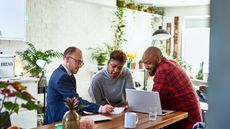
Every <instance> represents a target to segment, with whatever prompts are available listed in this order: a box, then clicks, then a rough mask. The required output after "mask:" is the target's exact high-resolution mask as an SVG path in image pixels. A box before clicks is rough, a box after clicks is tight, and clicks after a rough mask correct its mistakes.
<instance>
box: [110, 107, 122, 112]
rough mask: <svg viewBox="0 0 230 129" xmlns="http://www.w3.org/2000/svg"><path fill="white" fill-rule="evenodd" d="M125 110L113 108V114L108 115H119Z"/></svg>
mask: <svg viewBox="0 0 230 129" xmlns="http://www.w3.org/2000/svg"><path fill="white" fill-rule="evenodd" d="M124 110H125V107H114V109H113V112H110V113H109V114H120V113H122V112H123V111H124Z"/></svg>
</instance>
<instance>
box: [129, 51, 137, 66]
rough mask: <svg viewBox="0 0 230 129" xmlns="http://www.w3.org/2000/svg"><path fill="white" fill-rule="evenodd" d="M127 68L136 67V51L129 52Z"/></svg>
mask: <svg viewBox="0 0 230 129" xmlns="http://www.w3.org/2000/svg"><path fill="white" fill-rule="evenodd" d="M126 56H127V68H130V69H135V67H136V62H135V61H134V59H136V57H137V55H136V54H135V53H127V54H126Z"/></svg>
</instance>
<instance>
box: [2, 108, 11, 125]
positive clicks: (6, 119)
mask: <svg viewBox="0 0 230 129" xmlns="http://www.w3.org/2000/svg"><path fill="white" fill-rule="evenodd" d="M10 126H11V122H10V114H9V112H7V111H4V112H0V129H3V128H8V127H10Z"/></svg>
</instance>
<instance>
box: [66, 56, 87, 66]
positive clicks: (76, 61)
mask: <svg viewBox="0 0 230 129" xmlns="http://www.w3.org/2000/svg"><path fill="white" fill-rule="evenodd" d="M69 58H71V59H73V60H74V62H75V63H77V64H78V65H80V66H83V65H84V62H83V61H82V60H77V59H75V58H73V57H71V56H69Z"/></svg>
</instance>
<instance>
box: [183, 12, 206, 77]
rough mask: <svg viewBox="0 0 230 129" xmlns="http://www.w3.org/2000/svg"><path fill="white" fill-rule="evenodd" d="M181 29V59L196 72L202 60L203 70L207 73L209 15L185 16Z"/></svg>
mask: <svg viewBox="0 0 230 129" xmlns="http://www.w3.org/2000/svg"><path fill="white" fill-rule="evenodd" d="M183 25H184V26H183V30H182V49H181V50H182V60H184V61H186V62H187V63H188V64H189V65H190V66H191V67H192V70H191V72H192V73H194V74H197V72H198V71H199V69H200V63H201V62H202V61H204V67H203V71H204V73H205V74H206V75H207V73H208V68H209V36H210V28H209V17H208V16H204V17H185V18H184V21H183Z"/></svg>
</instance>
